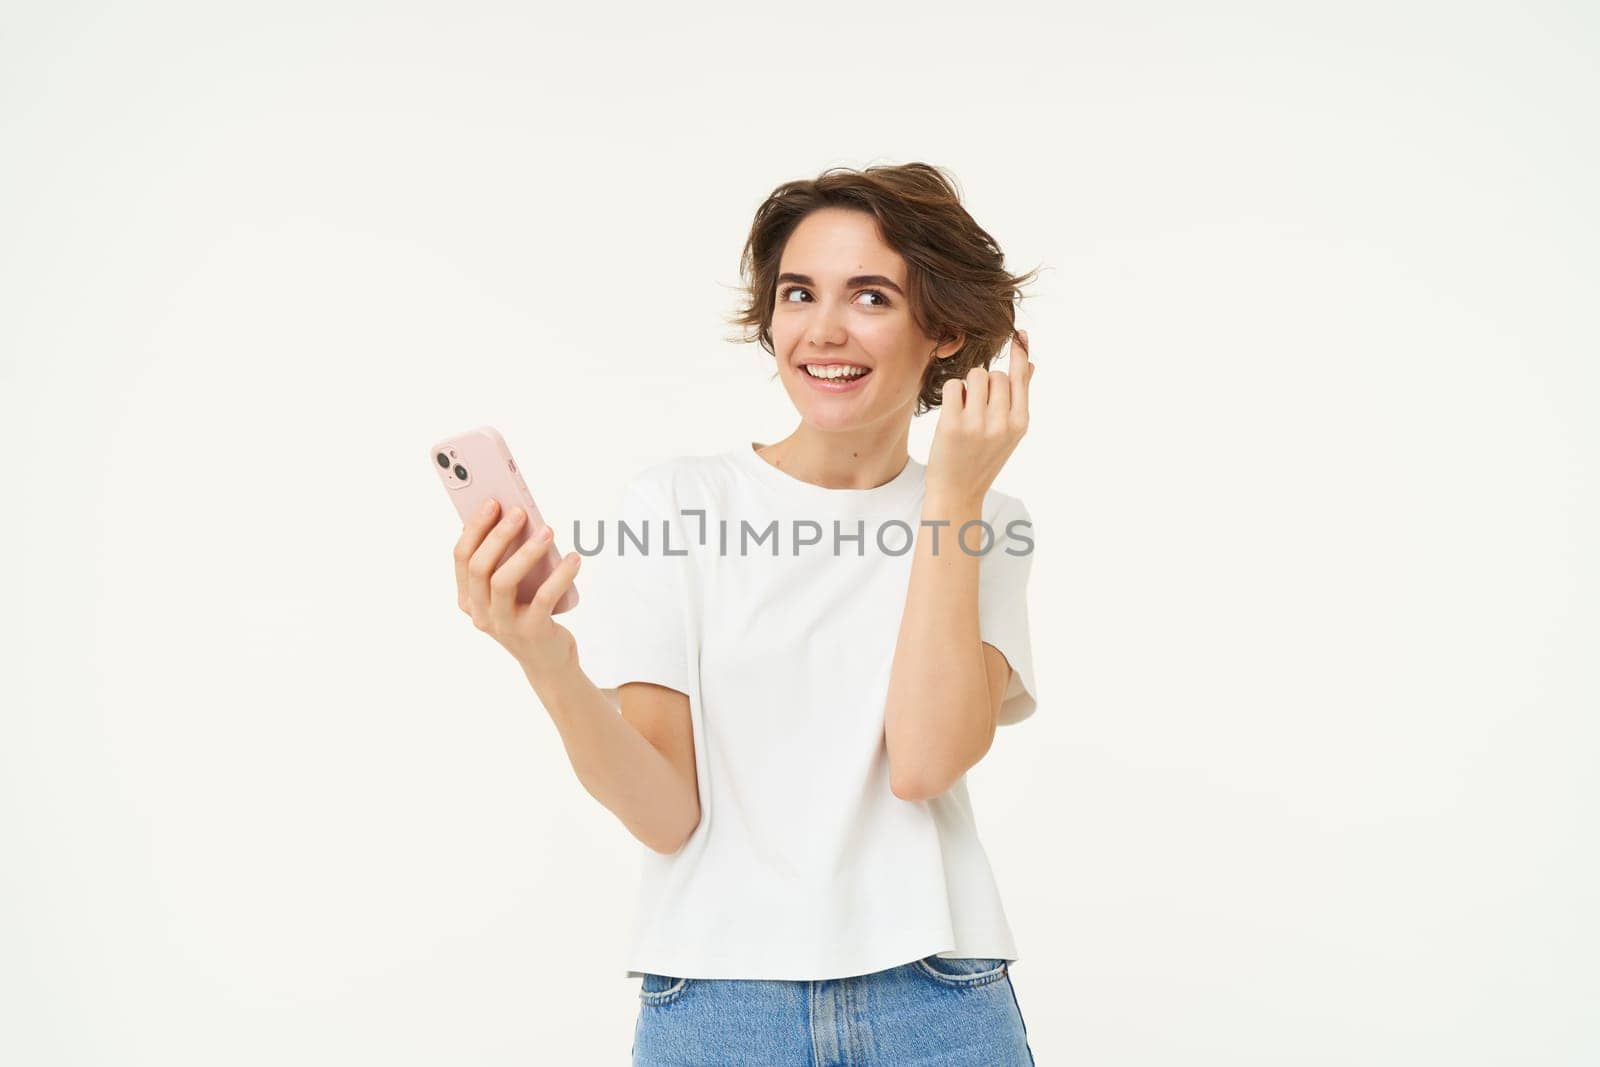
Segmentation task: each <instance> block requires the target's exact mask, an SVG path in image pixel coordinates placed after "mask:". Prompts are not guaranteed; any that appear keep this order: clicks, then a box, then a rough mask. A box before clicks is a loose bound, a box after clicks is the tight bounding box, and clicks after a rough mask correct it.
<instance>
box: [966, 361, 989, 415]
mask: <svg viewBox="0 0 1600 1067" xmlns="http://www.w3.org/2000/svg"><path fill="white" fill-rule="evenodd" d="M988 406H989V372H988V371H987V370H985V369H984V368H983V367H973V368H972V369H971V370H969V371H967V403H966V407H964V408H963V409H962V410H963V411H964V412H965V413H966V415H967V418H968V419H970V420H971V421H973V422H974V423H977V424H979V425H982V423H983V420H984V411H985V409H986V408H988Z"/></svg>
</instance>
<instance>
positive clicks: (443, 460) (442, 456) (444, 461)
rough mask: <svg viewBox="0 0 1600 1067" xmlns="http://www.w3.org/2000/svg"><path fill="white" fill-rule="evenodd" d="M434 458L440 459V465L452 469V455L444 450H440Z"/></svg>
mask: <svg viewBox="0 0 1600 1067" xmlns="http://www.w3.org/2000/svg"><path fill="white" fill-rule="evenodd" d="M433 458H434V459H436V460H438V461H439V466H441V467H443V468H444V469H445V470H449V469H450V457H449V456H447V455H445V454H444V453H443V452H440V453H439V454H438V455H437V456H434V457H433Z"/></svg>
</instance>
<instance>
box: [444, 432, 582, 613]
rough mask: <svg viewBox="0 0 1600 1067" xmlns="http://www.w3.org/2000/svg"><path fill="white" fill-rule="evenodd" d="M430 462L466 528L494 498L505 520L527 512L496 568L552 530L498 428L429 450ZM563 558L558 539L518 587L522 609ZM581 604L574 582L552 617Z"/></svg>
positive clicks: (448, 439)
mask: <svg viewBox="0 0 1600 1067" xmlns="http://www.w3.org/2000/svg"><path fill="white" fill-rule="evenodd" d="M428 462H429V464H430V465H431V466H432V467H433V470H434V473H435V474H437V475H438V476H439V481H440V483H441V484H443V485H444V487H445V491H446V492H447V493H448V494H449V495H450V502H451V503H452V504H454V505H455V509H456V514H457V515H459V516H460V517H461V522H462V525H465V524H466V523H467V521H468V520H469V519H470V518H471V517H472V516H473V515H475V514H476V513H477V510H478V508H479V507H480V506H481V505H482V504H483V502H484V501H485V500H487V499H489V498H490V497H494V498H495V499H496V500H498V501H499V502H500V509H501V510H500V513H501V515H504V514H505V509H506V508H508V507H513V506H516V507H521V508H524V509H525V510H526V511H527V513H528V520H527V521H526V522H525V523H523V525H522V529H521V530H519V531H517V535H516V536H515V537H513V538H512V539H511V543H510V544H508V545H507V546H506V550H505V552H504V553H503V554H502V555H501V557H500V559H499V560H498V561H496V563H495V566H496V567H498V566H499V565H500V563H503V562H504V561H505V560H506V559H508V558H509V557H510V556H511V554H512V553H513V552H515V551H516V550H517V549H518V548H520V547H521V546H522V545H523V543H524V542H526V541H527V539H528V535H529V533H530V532H531V531H533V530H537V529H539V528H540V527H542V526H544V525H546V523H545V521H544V516H543V515H541V514H540V513H539V507H538V505H537V504H535V503H534V502H533V494H532V493H530V492H529V491H528V484H527V483H526V482H524V481H523V480H522V472H521V471H519V470H517V461H516V460H514V459H512V458H511V450H510V449H509V448H507V447H506V442H505V438H503V437H501V436H500V431H498V430H496V429H495V428H494V427H493V426H477V427H474V428H473V429H471V430H467V431H465V432H464V433H458V434H455V435H453V436H450V437H446V438H445V439H444V440H442V441H439V442H438V443H437V444H435V445H434V446H433V448H432V449H430V450H429V452H428ZM497 521H498V520H497ZM561 557H562V553H561V552H559V551H558V550H557V549H556V542H555V539H554V538H552V539H551V541H550V547H549V551H547V552H546V553H545V558H544V559H542V560H540V561H539V562H538V563H536V564H534V566H533V569H532V570H530V571H529V572H528V574H527V575H526V576H525V577H524V578H523V579H522V581H521V582H520V583H518V585H517V603H518V604H526V603H528V602H529V601H531V600H532V599H533V596H534V594H535V593H537V592H538V591H539V586H540V585H542V584H544V580H545V579H546V578H548V577H549V576H550V572H551V571H553V570H554V569H555V568H556V566H557V565H559V564H560V562H561ZM577 604H578V586H577V583H576V582H574V583H573V585H571V586H570V587H568V589H567V591H566V592H565V593H564V594H562V597H561V599H560V600H559V601H557V602H556V606H555V607H554V608H552V609H551V612H550V613H551V614H552V615H559V614H561V613H563V612H567V611H571V610H572V609H573V608H574V607H576V606H577Z"/></svg>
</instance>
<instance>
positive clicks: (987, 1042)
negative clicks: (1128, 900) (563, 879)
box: [633, 955, 1033, 1067]
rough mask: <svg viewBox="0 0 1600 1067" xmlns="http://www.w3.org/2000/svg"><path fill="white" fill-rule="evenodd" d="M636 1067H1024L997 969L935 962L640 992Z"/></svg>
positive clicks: (699, 981)
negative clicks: (842, 974)
mask: <svg viewBox="0 0 1600 1067" xmlns="http://www.w3.org/2000/svg"><path fill="white" fill-rule="evenodd" d="M633 1064H634V1067H669V1065H670V1067H690V1065H692V1067H879V1065H892V1067H917V1065H927V1067H933V1065H936V1064H937V1065H939V1067H1032V1064H1033V1051H1032V1049H1030V1048H1029V1047H1028V1037H1027V1026H1026V1025H1025V1024H1024V1023H1023V1021H1022V1008H1021V1005H1019V1004H1018V1003H1017V994H1016V990H1015V988H1013V986H1012V985H1011V974H1010V969H1009V965H1008V964H1007V963H1006V961H1005V960H1002V959H977V958H970V959H944V958H941V957H939V956H937V955H934V956H925V957H923V958H922V959H920V960H913V961H912V962H910V963H904V964H901V965H900V966H898V967H890V968H889V969H887V970H883V971H876V972H874V973H872V974H862V975H855V976H853V977H850V978H831V979H826V980H818V981H773V980H768V979H728V978H678V977H674V976H671V975H660V974H646V975H645V976H644V978H643V979H642V980H641V981H640V984H639V1018H638V1022H637V1024H636V1025H635V1026H634V1031H633Z"/></svg>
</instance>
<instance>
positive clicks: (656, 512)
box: [569, 443, 1035, 979]
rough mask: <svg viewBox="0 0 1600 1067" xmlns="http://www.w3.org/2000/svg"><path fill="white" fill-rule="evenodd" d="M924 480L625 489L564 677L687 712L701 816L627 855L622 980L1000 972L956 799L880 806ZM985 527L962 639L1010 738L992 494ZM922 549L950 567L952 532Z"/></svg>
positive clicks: (1018, 594) (732, 482)
mask: <svg viewBox="0 0 1600 1067" xmlns="http://www.w3.org/2000/svg"><path fill="white" fill-rule="evenodd" d="M926 469H927V468H926V466H925V465H924V464H922V463H919V462H917V460H916V459H914V458H913V459H911V460H910V461H909V462H908V463H907V465H906V466H905V468H903V469H902V471H901V472H900V473H899V474H898V475H897V476H896V477H895V478H893V479H892V480H891V481H889V482H887V483H885V484H884V485H881V486H877V487H875V488H872V489H826V488H823V487H821V486H817V485H813V484H811V483H809V482H804V481H801V480H800V479H798V478H795V477H794V476H792V475H790V474H787V473H785V472H783V471H781V470H779V469H778V468H776V467H774V466H772V465H771V464H769V463H768V462H767V461H766V460H764V459H762V458H761V457H760V456H759V455H757V454H756V452H755V446H754V444H751V443H746V444H744V445H742V446H740V447H737V448H734V449H731V450H729V451H727V452H723V453H720V454H716V455H706V456H687V457H682V458H678V459H673V460H668V461H665V462H662V463H658V464H656V465H654V466H651V467H649V468H647V469H645V470H644V471H642V472H641V473H639V474H638V475H636V476H635V477H634V479H633V480H632V481H631V482H630V483H629V484H628V486H627V487H626V489H625V490H624V492H623V496H622V506H621V508H620V509H619V513H618V515H617V516H616V517H619V518H621V519H622V522H623V523H624V524H625V525H626V527H627V529H628V531H629V536H623V531H622V529H621V527H620V526H619V524H618V523H616V522H607V523H606V524H605V538H604V545H603V548H602V551H600V552H599V553H598V554H597V555H595V556H594V557H593V559H592V561H590V562H589V574H590V578H591V581H590V583H589V588H587V589H586V590H585V594H584V595H585V599H584V600H583V601H580V606H579V608H578V609H577V610H575V611H574V612H573V614H572V616H570V617H569V620H570V624H571V628H572V630H573V633H574V636H575V638H576V639H577V641H578V657H579V662H580V664H581V665H582V668H583V670H584V672H585V673H586V674H587V675H588V677H589V678H590V679H592V680H593V681H594V683H595V684H596V685H597V686H599V687H600V688H601V689H602V690H604V691H605V692H606V694H607V696H609V697H610V698H611V700H612V701H613V702H616V701H617V687H618V686H620V685H621V684H622V683H624V682H628V681H646V682H655V683H657V684H659V685H664V686H670V687H671V688H673V689H677V690H679V691H681V692H683V693H686V694H687V695H688V697H689V711H690V717H691V721H692V723H693V727H694V759H695V768H696V773H697V776H698V779H699V782H698V786H699V794H700V822H699V825H698V826H697V827H696V828H695V830H694V833H693V834H691V835H690V836H689V838H688V840H687V841H686V842H685V843H684V845H683V846H682V848H680V849H679V850H678V851H677V852H675V853H673V854H671V855H662V854H660V853H658V852H655V851H653V850H651V849H649V848H645V849H644V850H643V863H642V868H641V871H640V881H639V894H638V905H637V912H636V918H635V923H634V929H633V934H632V938H631V946H630V948H629V950H628V955H627V960H626V963H627V972H626V973H627V975H628V976H629V977H639V976H640V975H642V974H644V973H645V972H650V973H654V974H667V975H672V976H675V977H690V978H747V979H755V978H764V979H828V978H843V977H847V976H850V975H858V974H867V973H869V972H872V971H878V970H883V969H885V968H888V967H894V966H898V965H900V964H903V963H908V962H910V961H912V960H915V959H919V958H921V957H924V956H928V955H932V954H935V953H937V954H938V955H941V956H946V957H999V958H1004V959H1008V960H1015V959H1017V950H1016V945H1015V944H1014V942H1013V940H1012V936H1011V930H1010V927H1009V925H1008V924H1007V922H1006V917H1005V912H1004V910H1003V909H1002V907H1001V902H1000V895H999V892H998V890H997V888H996V885H995V881H994V876H993V874H992V873H991V870H990V867H989V860H988V857H987V855H986V854H985V852H984V850H983V846H982V845H981V844H980V843H979V841H978V835H977V829H976V826H975V824H974V821H973V814H972V803H971V800H970V799H969V798H968V795H967V788H966V778H965V776H963V777H962V778H961V779H960V780H959V781H957V782H956V783H955V784H954V785H953V786H952V787H951V788H949V789H948V790H946V791H945V792H944V793H943V794H941V795H939V796H937V797H935V798H933V799H931V800H928V801H906V800H901V799H900V798H898V797H896V796H895V795H894V793H893V792H891V791H890V789H889V762H888V755H887V749H886V747H885V743H884V732H883V725H884V706H885V702H886V698H887V694H888V685H889V673H890V665H891V662H892V660H893V656H894V649H895V644H896V641H897V639H898V637H899V631H900V620H901V616H902V614H903V611H904V607H905V599H906V592H907V589H908V585H909V581H910V577H911V564H912V561H913V559H914V557H915V551H914V548H915V538H916V535H917V533H918V529H919V523H920V521H921V515H922V503H923V497H924V491H925V483H924V474H925V472H926ZM696 509H700V510H698V511H697V510H696ZM686 511H687V512H688V513H687V514H685V512H686ZM700 511H703V514H701V513H700ZM982 517H983V519H984V521H985V522H987V523H988V525H989V527H990V529H991V530H992V535H991V534H989V533H985V532H984V531H983V530H982V528H980V527H977V526H973V527H971V528H969V529H968V530H967V534H966V538H965V541H964V543H965V545H966V547H967V549H968V550H969V551H971V552H972V553H973V554H977V553H978V552H979V551H980V550H982V549H983V548H984V546H985V545H987V546H988V549H987V551H986V552H984V553H983V555H982V559H981V561H980V563H979V579H978V629H979V633H980V635H981V637H982V640H983V641H985V642H987V643H989V644H992V645H994V646H995V647H996V648H998V649H999V650H1000V651H1001V652H1002V653H1003V654H1004V655H1005V657H1006V659H1007V661H1008V662H1009V663H1010V665H1011V668H1012V676H1011V683H1010V686H1009V688H1008V689H1007V690H1006V694H1005V700H1004V703H1003V704H1002V705H1001V710H1000V721H1001V723H1015V722H1018V721H1020V720H1022V719H1024V718H1026V717H1027V716H1029V715H1030V714H1032V712H1033V710H1034V697H1035V689H1034V681H1033V656H1032V649H1031V646H1030V638H1029V630H1028V613H1027V596H1026V586H1027V580H1028V572H1029V569H1030V565H1031V563H1032V559H1033V557H1032V550H1033V533H1032V525H1031V521H1030V520H1029V516H1028V512H1027V509H1026V508H1025V507H1024V506H1023V504H1022V502H1021V501H1020V500H1019V499H1017V498H1016V497H1012V496H1008V495H1006V494H1005V493H1001V492H998V491H995V490H992V489H991V490H990V491H989V493H988V494H987V495H986V496H985V497H984V502H983V511H982ZM1018 520H1020V521H1018ZM836 523H837V527H836V525H835V524H836ZM836 529H837V537H838V542H837V544H838V548H837V551H835V536H836V534H835V530H836ZM938 532H939V542H938V543H939V551H940V552H950V551H961V550H962V549H961V548H960V547H958V546H957V545H956V544H955V542H954V540H953V537H954V533H955V528H954V527H952V526H948V525H946V526H942V527H938ZM664 533H665V534H666V539H665V540H663V534H664ZM598 537H599V534H598V532H594V533H593V534H592V535H591V536H589V537H588V538H587V540H588V541H589V542H591V543H593V542H595V541H596V540H597V538H598ZM640 541H644V542H645V546H644V551H643V552H641V551H640V545H639V542H640ZM619 547H620V548H621V553H620V554H619ZM602 568H603V569H604V570H605V572H606V573H605V575H604V578H605V580H604V581H600V580H599V578H600V575H599V574H597V571H599V570H600V569H602ZM591 594H594V595H591ZM585 606H587V607H588V608H589V609H590V611H589V612H588V613H586V612H585V611H584V607H585Z"/></svg>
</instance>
